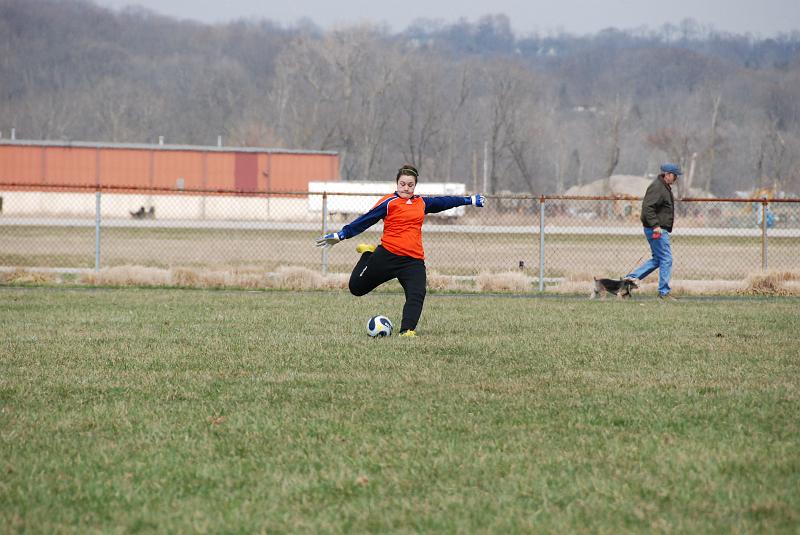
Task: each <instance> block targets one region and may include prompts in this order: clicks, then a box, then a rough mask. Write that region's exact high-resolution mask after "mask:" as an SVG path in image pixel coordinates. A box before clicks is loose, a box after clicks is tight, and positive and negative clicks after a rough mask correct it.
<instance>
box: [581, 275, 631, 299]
mask: <svg viewBox="0 0 800 535" xmlns="http://www.w3.org/2000/svg"><path fill="white" fill-rule="evenodd" d="M638 287H639V286H638V285H637V284H636V281H634V280H632V279H623V278H620V279H598V278H597V277H594V287H593V288H592V294H591V295H590V296H589V299H596V298H597V296H600V298H601V299H605V297H606V296H607V295H608V294H613V295H616V296H617V299H630V298H631V290H633V289H636V288H638Z"/></svg>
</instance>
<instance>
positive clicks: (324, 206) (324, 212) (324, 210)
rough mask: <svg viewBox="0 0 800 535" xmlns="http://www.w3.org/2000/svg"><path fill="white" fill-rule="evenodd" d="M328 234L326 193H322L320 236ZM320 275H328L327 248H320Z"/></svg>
mask: <svg viewBox="0 0 800 535" xmlns="http://www.w3.org/2000/svg"><path fill="white" fill-rule="evenodd" d="M327 233H328V192H326V191H323V192H322V235H323V236H324V235H325V234H327ZM322 274H323V275H327V274H328V248H327V247H323V248H322Z"/></svg>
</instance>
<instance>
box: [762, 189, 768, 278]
mask: <svg viewBox="0 0 800 535" xmlns="http://www.w3.org/2000/svg"><path fill="white" fill-rule="evenodd" d="M766 270H767V200H766V199H764V200H762V201H761V271H766Z"/></svg>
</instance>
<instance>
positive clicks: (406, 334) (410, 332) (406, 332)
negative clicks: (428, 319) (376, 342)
mask: <svg viewBox="0 0 800 535" xmlns="http://www.w3.org/2000/svg"><path fill="white" fill-rule="evenodd" d="M397 336H409V337H411V336H417V333H416V331H413V330H411V329H408V330H407V331H403V332H401V333H400V334H398V335H397Z"/></svg>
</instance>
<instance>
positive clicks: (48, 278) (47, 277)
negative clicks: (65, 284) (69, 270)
mask: <svg viewBox="0 0 800 535" xmlns="http://www.w3.org/2000/svg"><path fill="white" fill-rule="evenodd" d="M59 280H60V279H59V277H58V275H57V274H55V273H49V272H48V273H44V272H41V271H34V270H31V271H29V270H27V269H22V268H17V269H15V270H13V271H7V272H3V273H0V283H4V284H49V283H56V282H59Z"/></svg>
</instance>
